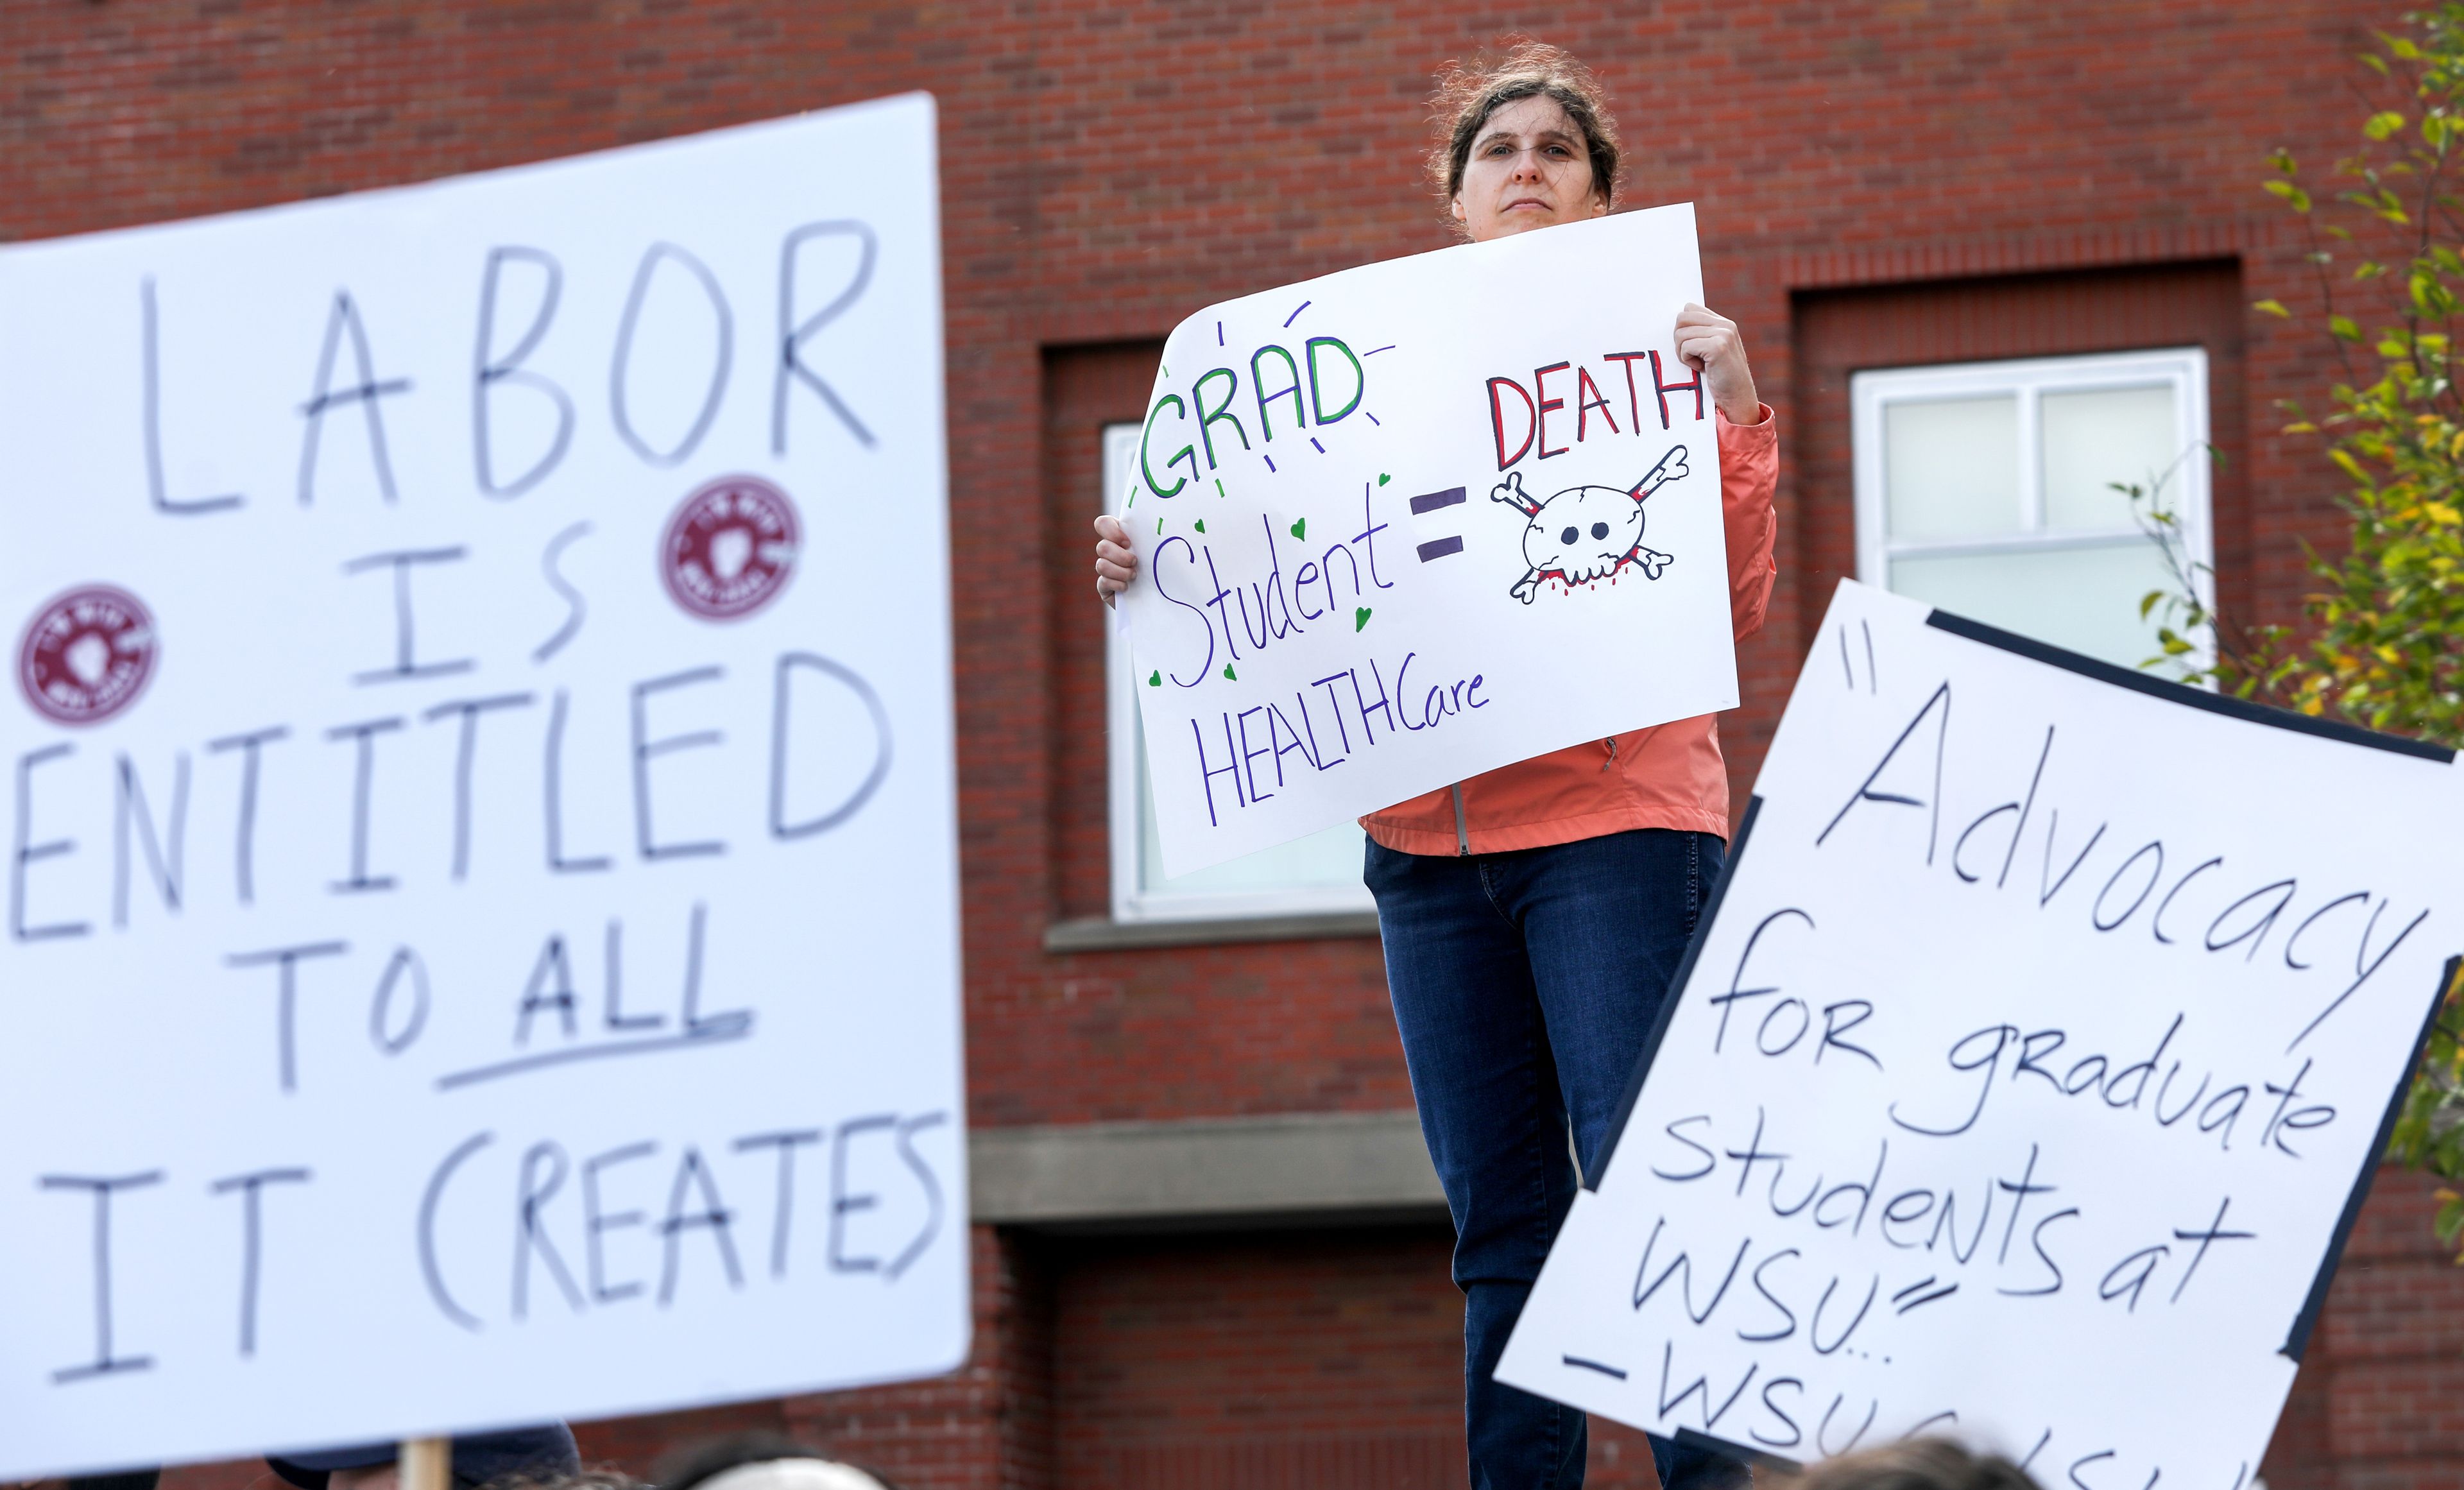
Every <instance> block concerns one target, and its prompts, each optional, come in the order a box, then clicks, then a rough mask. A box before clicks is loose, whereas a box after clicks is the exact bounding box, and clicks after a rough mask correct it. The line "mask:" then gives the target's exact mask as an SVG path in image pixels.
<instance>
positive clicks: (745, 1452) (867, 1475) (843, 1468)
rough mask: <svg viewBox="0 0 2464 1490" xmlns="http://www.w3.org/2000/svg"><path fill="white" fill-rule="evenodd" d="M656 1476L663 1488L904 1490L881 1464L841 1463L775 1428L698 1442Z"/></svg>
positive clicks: (708, 1489)
mask: <svg viewBox="0 0 2464 1490" xmlns="http://www.w3.org/2000/svg"><path fill="white" fill-rule="evenodd" d="M656 1479H657V1483H658V1485H659V1490H900V1487H899V1485H898V1483H897V1482H896V1481H895V1480H893V1479H891V1478H890V1477H889V1476H887V1475H885V1474H883V1473H881V1471H879V1470H877V1469H867V1468H865V1467H863V1466H862V1465H859V1464H846V1463H841V1462H840V1461H839V1460H837V1459H833V1458H829V1457H825V1456H824V1455H823V1454H821V1453H820V1452H819V1451H817V1450H814V1449H809V1448H806V1447H805V1446H804V1445H803V1444H801V1443H798V1442H797V1441H796V1440H794V1439H793V1438H789V1437H785V1436H783V1435H779V1434H771V1433H746V1434H735V1435H730V1436H728V1437H725V1438H719V1439H716V1440H714V1441H712V1442H709V1443H703V1444H697V1445H694V1446H693V1447H691V1448H688V1449H686V1450H684V1451H683V1452H682V1453H679V1454H677V1455H674V1456H672V1457H670V1458H669V1459H668V1460H667V1462H665V1463H663V1464H661V1465H660V1466H659V1472H658V1475H657V1477H656Z"/></svg>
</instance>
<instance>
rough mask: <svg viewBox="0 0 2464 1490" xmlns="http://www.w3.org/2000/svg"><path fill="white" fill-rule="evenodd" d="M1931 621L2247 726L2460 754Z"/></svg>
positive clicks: (1944, 619) (2440, 757) (1978, 625)
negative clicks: (2269, 727) (2253, 725)
mask: <svg viewBox="0 0 2464 1490" xmlns="http://www.w3.org/2000/svg"><path fill="white" fill-rule="evenodd" d="M1925 624H1926V625H1929V626H1931V627H1933V628H1934V629H1935V630H1937V631H1947V632H1949V633H1950V634H1951V635H1953V636H1959V637H1966V638H1967V639H1968V640H1969V641H1971V642H1982V643H1984V644H1985V645H1986V646H1998V647H2000V648H2001V649H2002V650H2004V651H2006V652H2016V653H2018V654H2019V655H2020V656H2022V657H2025V658H2027V659H2029V660H2030V661H2032V662H2040V663H2043V664H2045V665H2046V666H2048V667H2053V668H2063V669H2065V670H2067V671H2070V672H2076V673H2079V674H2080V675H2082V676H2084V677H2090V678H2094V679H2096V680H2097V681H2098V682H2100V683H2110V684H2112V685H2113V686H2114V687H2116V688H2125V689H2128V690H2131V691H2132V692H2134V693H2145V694H2146V695H2147V696H2148V697H2150V698H2161V699H2163V700H2165V701H2166V702H2167V703H2171V704H2185V705H2188V706H2189V707H2190V708H2192V709H2204V710H2206V711H2207V712H2210V713H2211V714H2223V715H2224V716H2225V717H2227V718H2229V719H2239V720H2241V721H2242V722H2244V723H2245V724H2264V725H2269V726H2272V727H2273V728H2276V729H2278V730H2291V731H2292V732H2294V733H2295V734H2315V735H2317V736H2319V737H2320V738H2321V739H2328V740H2334V741H2336V742H2338V743H2339V744H2343V745H2364V746H2367V747H2369V748H2370V749H2372V750H2384V751H2392V752H2394V753H2395V754H2396V755H2399V756H2418V757H2419V758H2421V759H2423V760H2435V761H2437V762H2438V763H2440V764H2441V765H2446V764H2449V763H2451V762H2453V760H2454V758H2455V753H2454V752H2453V751H2452V750H2449V749H2448V748H2447V747H2446V746H2444V745H2432V744H2431V743H2430V742H2429V741H2428V740H2415V739H2408V738H2406V737H2405V736H2403V735H2401V734H2381V733H2380V732H2378V731H2376V730H2365V729H2364V728H2362V727H2361V726H2360V725H2358V724H2345V723H2343V721H2342V720H2337V719H2319V718H2313V717H2312V716H2310V715H2309V714H2298V713H2295V712H2293V711H2292V710H2289V709H2277V708H2273V707H2271V706H2269V705H2266V704H2254V703H2252V702H2250V701H2249V700H2248V699H2241V698H2233V697H2231V696H2229V695H2226V694H2223V693H2211V692H2209V691H2208V690H2206V689H2199V688H2192V687H2190V686H2189V684H2187V683H2173V682H2169V681H2167V680H2166V679H2164V678H2151V677H2149V676H2148V675H2147V674H2145V673H2144V672H2137V671H2133V670H2132V669H2130V668H2123V667H2117V666H2115V665H2114V664H2112V663H2109V662H2102V661H2100V660H2098V659H2097V658H2094V657H2082V656H2080V655H2079V653H2077V652H2066V651H2064V650H2062V649H2061V648H2060V647H2058V646H2047V645H2046V644H2045V643H2043V642H2039V641H2036V640H2035V638H2033V637H2025V636H2020V635H2018V634H2017V633H2015V632H2012V631H2005V630H2002V629H2001V628H2000V627H1998V626H1989V625H1987V624H1985V623H1984V622H1981V621H1970V620H1969V619H1968V618H1967V617H1966V616H1954V615H1952V614H1951V613H1950V612H1948V611H1947V610H1937V611H1935V612H1933V613H1932V614H1931V615H1929V616H1927V617H1925Z"/></svg>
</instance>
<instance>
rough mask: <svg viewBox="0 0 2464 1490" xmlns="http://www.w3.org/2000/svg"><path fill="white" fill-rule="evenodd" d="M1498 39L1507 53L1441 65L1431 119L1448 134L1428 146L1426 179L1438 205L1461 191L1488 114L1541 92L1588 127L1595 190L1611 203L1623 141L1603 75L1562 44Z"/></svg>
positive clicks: (1586, 136)
mask: <svg viewBox="0 0 2464 1490" xmlns="http://www.w3.org/2000/svg"><path fill="white" fill-rule="evenodd" d="M1501 45H1503V46H1504V47H1505V49H1506V50H1505V51H1504V52H1503V53H1502V54H1497V55H1490V54H1486V53H1484V54H1482V55H1479V56H1475V57H1473V58H1472V59H1471V61H1470V62H1468V63H1463V62H1448V63H1447V64H1446V65H1445V66H1443V67H1441V68H1440V69H1439V70H1438V89H1437V92H1436V94H1434V95H1433V96H1432V97H1431V99H1430V108H1429V118H1430V120H1431V121H1432V122H1434V123H1436V124H1437V125H1438V126H1439V127H1440V128H1441V130H1442V131H1443V135H1444V139H1443V142H1442V143H1441V144H1439V145H1438V147H1437V148H1436V149H1434V150H1432V151H1430V152H1429V181H1430V183H1431V185H1433V186H1436V187H1437V188H1438V199H1439V202H1440V203H1441V206H1450V205H1451V204H1452V203H1453V201H1454V198H1455V193H1457V192H1458V191H1461V190H1462V189H1463V166H1464V165H1465V164H1467V163H1468V162H1469V161H1470V159H1471V147H1472V142H1473V141H1475V140H1476V139H1478V138H1479V136H1480V129H1481V126H1482V125H1483V124H1485V123H1487V122H1488V117H1489V116H1490V115H1491V114H1494V113H1496V112H1497V110H1498V109H1499V107H1500V106H1502V105H1504V104H1508V103H1512V102H1514V101H1516V100H1517V99H1533V98H1541V97H1546V98H1550V99H1555V100H1556V102H1557V106H1558V107H1559V108H1562V109H1564V110H1565V111H1566V117H1567V118H1568V119H1571V120H1573V121H1574V127H1575V128H1577V129H1579V130H1581V131H1582V132H1583V142H1584V143H1585V144H1586V145H1587V146H1589V148H1590V151H1591V157H1592V188H1593V189H1594V190H1595V191H1597V192H1599V194H1600V196H1601V198H1602V200H1604V201H1611V202H1614V201H1615V200H1616V194H1617V153H1618V149H1619V144H1618V141H1617V121H1616V120H1614V119H1612V118H1610V117H1609V111H1608V103H1607V99H1606V97H1605V90H1603V89H1602V88H1601V87H1600V80H1599V79H1598V78H1597V77H1594V76H1593V74H1592V70H1591V69H1590V68H1588V67H1585V66H1584V65H1583V64H1582V63H1580V62H1578V61H1576V60H1574V56H1573V54H1572V53H1570V52H1568V51H1566V50H1565V49H1564V48H1563V47H1552V46H1551V45H1549V44H1548V43H1547V42H1545V41H1533V40H1531V39H1530V38H1529V37H1512V38H1508V39H1507V41H1505V42H1503V43H1501Z"/></svg>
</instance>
